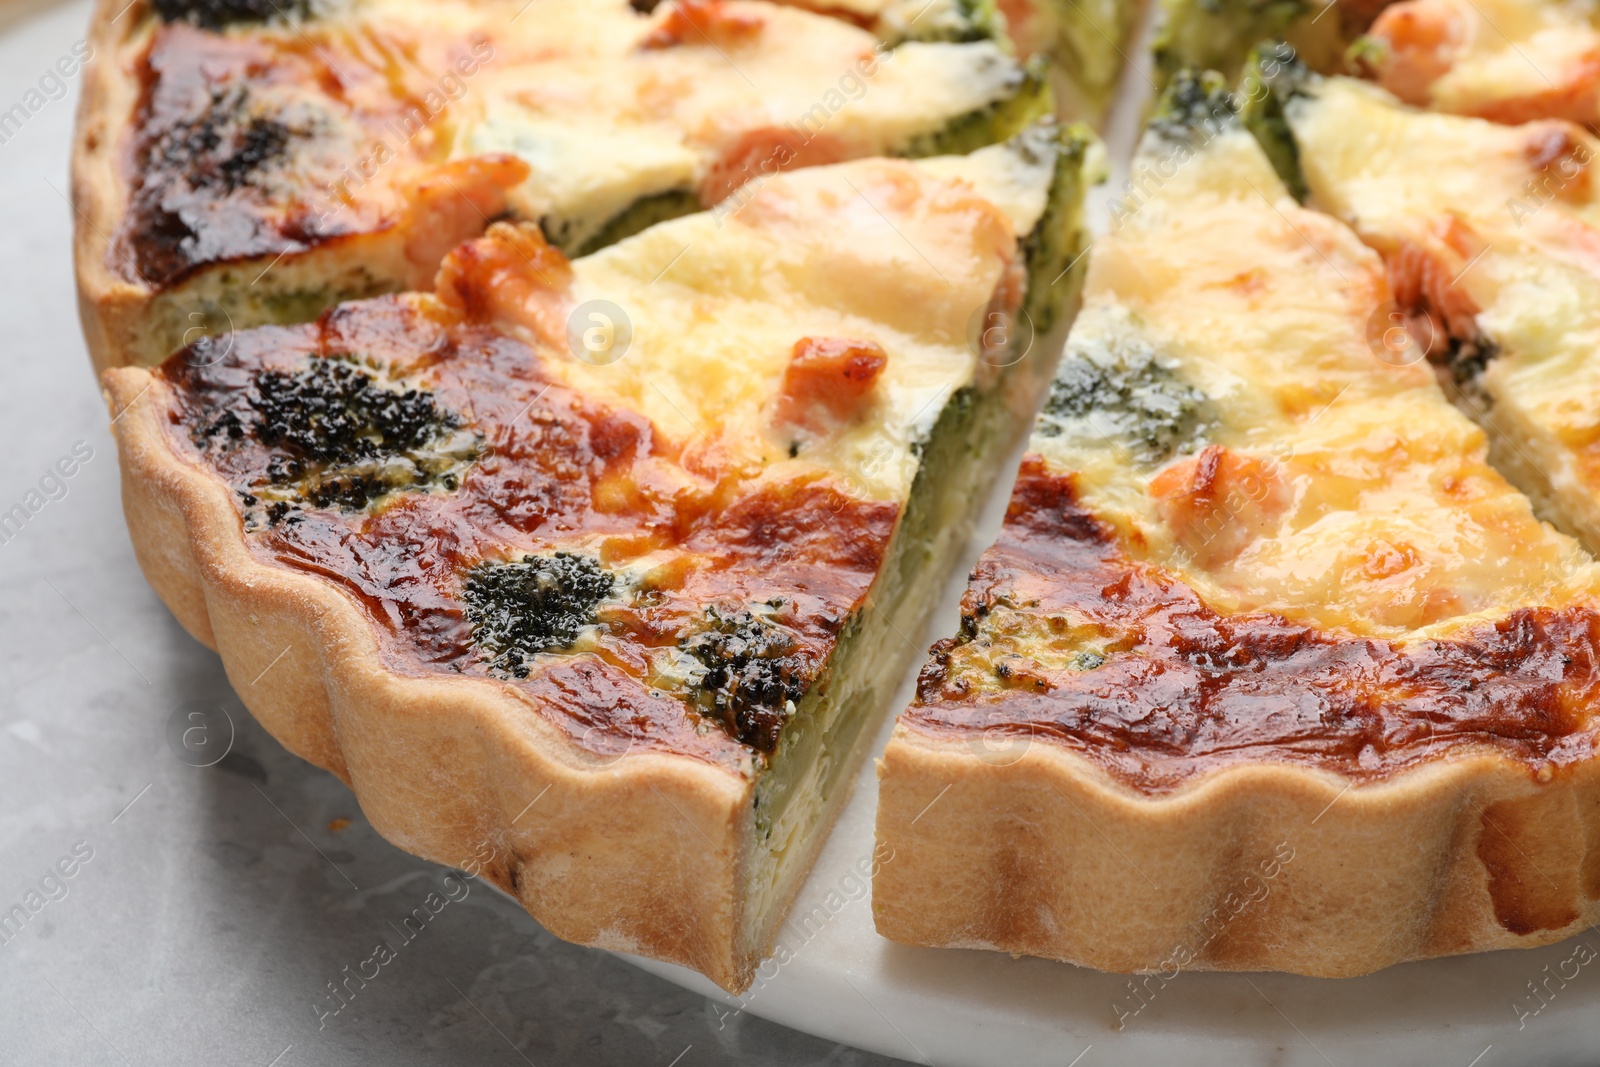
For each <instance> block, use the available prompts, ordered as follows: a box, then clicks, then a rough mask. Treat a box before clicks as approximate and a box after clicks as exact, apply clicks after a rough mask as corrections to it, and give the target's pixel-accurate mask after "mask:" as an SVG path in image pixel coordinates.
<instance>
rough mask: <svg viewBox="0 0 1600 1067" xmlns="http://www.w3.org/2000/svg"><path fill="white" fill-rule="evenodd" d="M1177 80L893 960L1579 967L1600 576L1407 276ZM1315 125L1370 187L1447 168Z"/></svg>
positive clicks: (953, 655)
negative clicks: (1526, 949) (1385, 154)
mask: <svg viewBox="0 0 1600 1067" xmlns="http://www.w3.org/2000/svg"><path fill="white" fill-rule="evenodd" d="M1217 84H1220V82H1219V83H1217ZM1175 86H1176V99H1175V101H1169V105H1168V107H1169V111H1168V113H1167V114H1166V115H1165V116H1164V117H1162V118H1159V119H1158V120H1157V122H1156V123H1155V125H1154V128H1153V131H1152V132H1151V133H1150V134H1149V135H1148V136H1147V140H1146V142H1145V145H1144V147H1143V150H1142V153H1141V157H1140V159H1139V160H1138V161H1137V162H1136V163H1135V167H1134V172H1135V177H1134V182H1135V185H1137V186H1140V187H1141V188H1144V189H1146V190H1148V193H1147V195H1146V197H1145V198H1143V199H1142V200H1141V201H1140V202H1138V203H1137V204H1136V205H1134V206H1133V207H1132V209H1131V210H1130V211H1129V212H1128V213H1126V214H1125V215H1124V216H1123V217H1122V220H1121V224H1120V226H1119V227H1117V228H1116V229H1115V230H1114V231H1113V232H1112V233H1111V234H1110V235H1109V236H1108V237H1105V238H1102V239H1100V240H1099V241H1097V242H1096V248H1095V256H1094V260H1093V264H1092V266H1091V269H1090V277H1089V281H1088V283H1087V288H1086V292H1085V298H1084V301H1085V303H1084V310H1083V311H1082V313H1081V314H1080V316H1079V317H1078V319H1077V321H1076V323H1075V325H1074V327H1073V331H1072V335H1071V338H1070V339H1069V342H1068V347H1067V353H1066V355H1065V357H1064V358H1063V361H1062V364H1061V366H1060V367H1059V368H1058V370H1057V372H1056V376H1055V379H1054V382H1053V385H1052V387H1051V392H1050V395H1049V397H1048V398H1047V400H1046V402H1045V405H1044V410H1043V413H1042V414H1041V415H1040V417H1039V420H1038V423H1037V425H1036V427H1035V429H1034V434H1033V437H1032V440H1031V442H1030V454H1029V455H1028V456H1027V458H1025V459H1024V461H1023V465H1022V471H1021V473H1020V475H1019V478H1018V482H1017V485H1016V488H1015V489H1014V491H1013V495H1012V498H1011V504H1010V508H1009V510H1008V512H1007V516H1006V523H1005V527H1004V529H1003V531H1002V534H1001V537H1000V539H999V541H998V543H997V544H996V545H995V546H994V547H993V548H991V549H989V550H988V551H987V552H986V553H985V554H984V556H983V557H982V559H981V560H980V562H979V564H978V566H977V567H976V569H975V570H974V572H973V576H972V579H971V584H970V585H969V587H968V591H967V594H966V597H965V600H964V602H963V609H962V610H963V616H962V630H961V633H960V635H959V636H958V637H956V638H954V639H952V640H947V641H943V642H941V643H940V644H938V645H936V646H935V647H934V649H933V652H932V655H931V657H930V659H929V662H928V664H927V666H926V667H925V668H924V670H923V673H922V676H921V678H920V681H919V688H918V698H917V701H916V703H915V704H914V705H913V706H912V707H911V708H910V709H908V710H907V711H906V712H905V713H904V714H903V715H902V716H901V718H900V720H899V722H898V723H897V726H896V729H895V733H894V737H893V739H892V741H891V743H890V745H889V748H888V750H887V752H886V754H885V756H884V760H883V764H882V769H881V772H880V773H881V778H882V788H881V800H880V808H879V822H878V834H879V838H880V847H881V848H882V849H884V850H886V852H887V850H892V854H893V855H894V857H895V860H894V862H893V863H892V864H885V865H884V866H883V867H882V868H881V869H880V872H879V874H878V876H877V879H876V881H875V884H874V890H873V903H874V912H875V915H876V918H877V923H878V929H879V931H880V932H881V933H883V934H884V935H885V936H888V937H891V938H894V939H896V940H903V941H909V942H913V943H917V944H931V945H963V946H983V947H990V948H997V949H1002V950H1005V951H1011V952H1025V953H1029V954H1034V955H1043V956H1049V957H1053V958H1058V959H1067V960H1072V961H1074V962H1078V963H1083V964H1088V965H1092V966H1096V967H1101V968H1106V969H1111V970H1134V971H1163V972H1165V971H1167V970H1169V968H1171V967H1173V966H1174V963H1173V955H1174V953H1177V952H1178V949H1175V948H1174V946H1179V947H1180V948H1185V947H1186V948H1185V951H1184V952H1182V953H1181V954H1182V955H1183V956H1184V958H1183V959H1181V960H1179V961H1178V962H1177V964H1176V966H1177V967H1179V968H1180V969H1189V968H1224V969H1261V968H1268V969H1274V970H1288V971H1294V972H1298V973H1306V974H1315V975H1326V976H1339V975H1351V974H1361V973H1365V972H1367V971H1371V970H1375V969H1377V968H1380V967H1384V966H1388V965H1390V964H1392V963H1396V962H1399V961H1401V960H1405V959H1414V958H1423V957H1428V956H1435V955H1441V954H1448V953H1454V952H1464V951H1472V950H1478V949H1484V948H1494V947H1502V946H1510V945H1535V944H1544V943H1548V942H1551V941H1556V940H1559V939H1561V938H1563V937H1566V936H1568V935H1570V934H1571V933H1572V932H1573V931H1575V930H1576V929H1578V928H1580V927H1581V925H1582V924H1583V923H1585V922H1588V921H1592V920H1593V919H1594V917H1595V915H1596V911H1597V909H1596V907H1595V903H1594V902H1595V899H1596V897H1597V896H1600V884H1597V883H1596V882H1595V881H1594V880H1593V878H1592V875H1591V873H1590V872H1592V871H1593V869H1594V867H1593V853H1592V852H1590V851H1586V849H1589V848H1591V846H1589V845H1586V844H1584V842H1594V841H1597V840H1600V836H1597V835H1600V818H1597V813H1600V760H1597V759H1596V758H1595V753H1594V749H1595V743H1596V737H1597V732H1596V729H1595V724H1594V722H1593V714H1592V712H1593V701H1594V694H1595V692H1596V691H1597V689H1596V687H1597V686H1600V656H1597V642H1600V610H1597V609H1600V565H1596V564H1595V563H1594V561H1593V560H1592V559H1591V558H1590V557H1589V556H1588V555H1587V554H1586V553H1585V552H1584V551H1583V550H1582V549H1581V548H1580V547H1579V545H1578V544H1577V543H1575V542H1574V541H1573V540H1572V539H1571V538H1568V537H1566V536H1564V535H1562V534H1560V533H1558V532H1556V531H1555V530H1553V529H1551V528H1550V527H1549V526H1547V525H1545V524H1543V523H1541V522H1540V521H1539V519H1538V518H1537V517H1536V516H1535V514H1534V511H1533V508H1532V506H1531V504H1530V502H1529V500H1528V499H1527V497H1525V496H1524V495H1523V494H1522V493H1520V492H1518V491H1517V490H1516V489H1514V488H1513V487H1512V486H1511V485H1510V484H1509V483H1508V482H1507V481H1506V480H1505V479H1504V478H1503V477H1502V476H1501V475H1500V474H1499V473H1498V472H1497V471H1496V470H1495V469H1494V468H1493V467H1492V466H1491V465H1490V463H1489V462H1488V445H1487V441H1486V439H1485V436H1484V434H1483V432H1482V431H1481V430H1480V429H1479V428H1478V427H1477V426H1475V425H1474V424H1473V422H1472V421H1470V420H1469V419H1468V418H1466V417H1465V416H1464V415H1462V414H1461V413H1460V412H1459V411H1458V410H1457V409H1456V408H1455V407H1454V406H1453V405H1452V404H1451V403H1450V401H1449V400H1448V399H1447V398H1446V396H1445V394H1444V392H1443V391H1442V390H1441V388H1440V386H1439V384H1438V382H1437V381H1436V379H1435V377H1434V375H1433V374H1432V373H1431V372H1430V370H1429V369H1428V366H1427V363H1426V361H1425V360H1424V359H1423V356H1422V353H1421V352H1420V351H1416V350H1414V348H1413V347H1412V345H1413V343H1412V342H1410V341H1409V339H1408V337H1407V335H1406V334H1405V332H1404V330H1403V328H1399V327H1397V328H1396V329H1397V330H1398V335H1399V338H1400V340H1399V341H1396V340H1395V338H1394V337H1393V336H1386V332H1387V330H1388V324H1387V323H1386V322H1385V321H1384V320H1382V319H1381V318H1380V319H1379V320H1378V321H1379V322H1380V323H1382V324H1383V325H1382V328H1380V329H1378V330H1377V331H1376V332H1375V331H1374V329H1373V323H1374V313H1375V312H1378V311H1381V309H1383V308H1385V307H1386V306H1391V305H1392V299H1391V293H1390V289H1389V281H1388V273H1387V272H1386V269H1385V264H1384V261H1383V259H1382V258H1381V257H1380V256H1379V255H1378V254H1377V253H1376V252H1374V251H1373V250H1372V249H1371V248H1369V247H1367V246H1366V245H1365V244H1363V242H1362V240H1361V239H1360V237H1358V236H1357V234H1356V233H1355V232H1352V231H1351V230H1350V229H1348V228H1346V227H1345V226H1344V225H1342V224H1341V223H1339V222H1338V221H1336V220H1335V219H1333V218H1331V217H1329V216H1327V215H1325V214H1320V213H1318V212H1315V211H1312V210H1308V209H1305V208H1302V207H1300V206H1299V205H1297V204H1296V203H1295V202H1294V201H1293V199H1292V198H1290V197H1289V196H1288V194H1287V191H1286V189H1285V187H1284V185H1283V184H1282V183H1281V182H1280V180H1279V179H1278V177H1277V176H1276V174H1275V173H1274V171H1273V169H1272V166H1271V165H1270V163H1269V162H1268V159H1267V157H1266V155H1265V154H1264V153H1263V152H1262V150H1261V148H1260V147H1259V146H1258V144H1257V143H1256V142H1255V140H1254V139H1253V138H1252V137H1251V136H1250V135H1249V134H1248V133H1246V132H1245V131H1244V129H1243V128H1242V127H1241V126H1240V125H1239V124H1238V123H1237V122H1235V121H1233V120H1232V118H1231V116H1230V115H1229V114H1228V112H1227V110H1226V104H1224V103H1221V102H1220V97H1219V96H1217V95H1211V96H1207V95H1206V94H1205V93H1204V92H1202V91H1201V90H1202V85H1201V84H1200V83H1197V82H1195V81H1194V80H1193V79H1192V78H1184V77H1180V78H1179V79H1178V81H1177V82H1176V83H1175ZM1213 88H1215V86H1213ZM1347 91H1348V92H1349V93H1350V94H1352V95H1353V96H1355V97H1357V98H1360V99H1365V97H1366V96H1368V95H1370V94H1372V93H1374V92H1375V90H1372V89H1370V88H1368V87H1365V86H1362V85H1360V84H1358V83H1353V82H1351V83H1348V90H1347ZM1218 92H1220V90H1218ZM1308 106H1310V105H1308ZM1319 106H1322V107H1325V108H1328V110H1326V111H1325V112H1324V113H1323V114H1322V115H1321V116H1320V120H1321V121H1325V122H1326V124H1327V128H1328V129H1329V130H1334V129H1337V130H1339V131H1341V136H1342V137H1343V138H1344V140H1343V142H1342V143H1344V144H1347V145H1350V146H1351V154H1352V157H1355V156H1360V157H1362V158H1367V157H1368V156H1369V155H1376V156H1379V157H1380V158H1381V153H1382V148H1381V147H1380V146H1388V145H1399V144H1404V145H1406V146H1407V149H1411V148H1414V147H1415V146H1416V145H1417V143H1418V142H1417V140H1416V139H1414V138H1409V137H1400V138H1396V137H1395V136H1394V134H1393V132H1392V131H1389V130H1384V129H1382V128H1381V127H1379V126H1375V125H1374V124H1373V123H1372V122H1369V121H1366V120H1365V119H1364V118H1358V117H1356V116H1352V115H1350V114H1348V113H1339V112H1337V111H1335V110H1333V108H1332V106H1331V102H1329V101H1328V98H1324V103H1323V104H1321V105H1319ZM1297 117H1298V116H1297ZM1426 121H1429V122H1433V121H1440V122H1442V121H1446V120H1443V119H1435V118H1432V117H1429V118H1427V119H1426ZM1452 121H1455V120H1452ZM1299 128H1301V127H1300V125H1299V123H1298V122H1297V124H1296V129H1297V130H1298V129H1299ZM1497 129H1499V128H1497ZM1499 132H1500V133H1501V134H1504V135H1506V136H1511V135H1512V131H1507V130H1503V129H1499ZM1330 136H1331V134H1330ZM1312 140H1315V139H1314V138H1313V139H1312ZM1313 154H1314V153H1313V152H1311V151H1309V150H1308V151H1307V153H1306V155H1307V158H1308V160H1309V158H1310V157H1311V156H1312V155H1313ZM1423 158H1426V159H1427V161H1428V162H1427V175H1428V176H1432V177H1434V178H1435V179H1438V178H1439V176H1440V175H1446V176H1449V175H1463V177H1462V178H1461V180H1462V181H1469V180H1472V179H1468V178H1466V177H1465V176H1464V173H1463V171H1461V170H1457V169H1456V168H1455V167H1452V166H1448V165H1444V166H1442V165H1441V160H1440V157H1439V156H1437V155H1431V156H1427V157H1423V156H1422V155H1420V154H1419V155H1418V156H1417V157H1416V158H1415V159H1413V160H1412V161H1411V163H1410V166H1411V167H1412V168H1413V169H1419V170H1420V169H1421V168H1422V167H1423V163H1422V160H1423ZM1308 166H1309V163H1308ZM1474 167H1475V170H1476V171H1481V170H1482V169H1483V167H1484V162H1483V160H1482V159H1481V158H1480V159H1479V160H1477V161H1476V163H1475V164H1474ZM1385 341H1388V342H1389V344H1388V345H1386V344H1385ZM936 798H937V799H936ZM1290 859H1292V862H1289V860H1290ZM1258 860H1259V861H1261V862H1262V863H1266V862H1268V861H1275V862H1274V865H1273V869H1274V871H1276V872H1278V873H1276V874H1275V875H1274V876H1273V877H1274V879H1275V881H1274V884H1273V887H1272V890H1271V893H1270V894H1269V895H1267V896H1266V897H1265V899H1261V900H1259V902H1256V903H1254V904H1253V908H1252V910H1251V911H1249V912H1248V913H1247V914H1240V915H1237V916H1235V915H1233V914H1230V915H1229V916H1228V922H1227V923H1226V924H1225V926H1226V928H1225V929H1223V930H1221V931H1220V932H1219V931H1212V936H1210V937H1208V938H1201V939H1198V943H1197V939H1196V938H1195V937H1194V936H1193V931H1195V930H1200V929H1204V923H1205V922H1206V919H1207V913H1209V912H1210V911H1211V909H1212V908H1213V907H1214V905H1215V902H1216V901H1217V900H1218V899H1221V898H1223V897H1224V896H1226V895H1227V894H1229V893H1230V892H1233V891H1235V890H1236V889H1237V887H1236V886H1235V885H1233V884H1232V882H1233V880H1235V879H1237V878H1239V877H1241V872H1250V871H1253V870H1255V869H1256V866H1257V861H1258ZM929 886H936V887H938V891H937V892H936V893H930V892H929V891H928V887H929Z"/></svg>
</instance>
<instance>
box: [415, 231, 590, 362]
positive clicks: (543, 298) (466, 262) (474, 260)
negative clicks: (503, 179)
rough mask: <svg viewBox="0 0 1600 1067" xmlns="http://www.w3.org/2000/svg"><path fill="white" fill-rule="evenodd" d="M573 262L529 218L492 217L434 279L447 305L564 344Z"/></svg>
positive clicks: (474, 318) (476, 318) (447, 259)
mask: <svg viewBox="0 0 1600 1067" xmlns="http://www.w3.org/2000/svg"><path fill="white" fill-rule="evenodd" d="M571 285H572V264H571V263H570V262H568V260H567V257H566V256H564V255H562V254H561V250H560V249H558V248H554V247H552V246H551V245H550V244H549V242H547V241H546V240H545V238H544V233H543V232H542V231H541V230H540V229H539V227H538V226H537V225H536V224H534V223H509V222H497V223H495V224H494V225H493V226H490V227H489V231H488V232H487V233H485V234H484V235H483V236H482V237H479V238H478V239H477V240H475V241H468V242H467V243H465V244H463V245H460V246H458V247H457V248H456V249H455V250H453V251H452V252H451V253H450V254H449V255H448V256H446V257H445V259H444V262H443V263H441V264H440V266H439V276H438V278H437V280H436V281H435V283H434V287H435V289H436V291H437V292H438V296H439V299H440V300H441V301H442V302H443V303H444V305H445V306H446V307H448V308H451V309H453V310H455V311H457V312H458V313H460V314H461V315H462V316H464V317H465V318H467V319H469V320H471V321H474V322H484V323H491V324H494V325H498V326H503V327H504V326H509V327H523V328H525V329H528V330H530V331H532V332H533V334H534V335H535V336H536V337H538V338H539V339H540V340H541V341H543V342H544V343H545V344H547V345H549V346H551V347H554V348H565V346H566V336H567V334H566V317H567V312H568V310H569V308H568V304H569V303H570V300H569V293H570V288H571Z"/></svg>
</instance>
